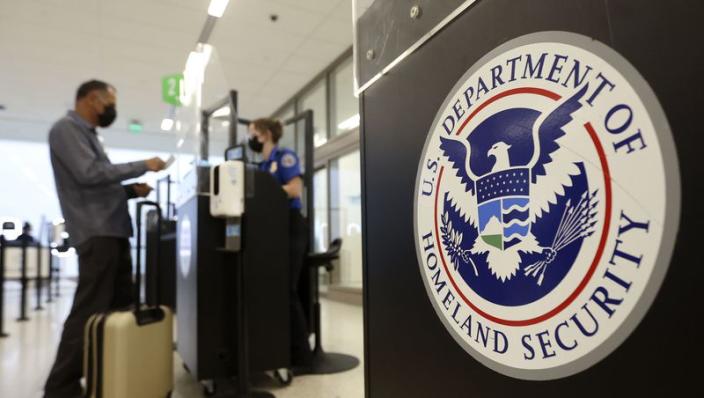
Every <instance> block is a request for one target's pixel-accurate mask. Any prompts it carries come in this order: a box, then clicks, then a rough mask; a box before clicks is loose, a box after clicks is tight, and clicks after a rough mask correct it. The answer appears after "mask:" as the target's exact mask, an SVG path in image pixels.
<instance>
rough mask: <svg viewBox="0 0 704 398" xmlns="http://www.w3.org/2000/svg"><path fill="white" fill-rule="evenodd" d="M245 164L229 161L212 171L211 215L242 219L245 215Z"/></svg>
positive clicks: (238, 161) (239, 161)
mask: <svg viewBox="0 0 704 398" xmlns="http://www.w3.org/2000/svg"><path fill="white" fill-rule="evenodd" d="M244 168H245V166H244V162H242V161H241V160H228V161H225V162H223V163H221V164H219V165H217V166H213V167H212V168H211V169H210V214H211V215H212V216H213V217H219V218H231V217H242V214H244Z"/></svg>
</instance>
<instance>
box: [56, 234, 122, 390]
mask: <svg viewBox="0 0 704 398" xmlns="http://www.w3.org/2000/svg"><path fill="white" fill-rule="evenodd" d="M78 267H79V276H78V288H77V289H76V295H75V297H74V299H73V307H72V308H71V313H70V314H69V316H68V318H67V319H66V322H65V323H64V330H63V334H62V335H61V343H60V344H59V350H58V353H57V354H56V362H55V363H54V367H53V368H52V369H51V373H50V374H49V379H48V380H47V382H46V386H45V387H44V393H45V398H77V397H80V396H81V385H80V379H81V376H82V366H83V332H84V327H85V324H86V321H87V320H88V318H89V317H90V316H91V315H93V314H96V313H99V312H106V311H110V310H113V309H117V308H121V307H126V306H128V305H130V304H131V303H132V302H133V296H134V292H133V290H132V289H133V288H132V286H133V285H132V257H131V256H130V244H129V241H128V240H127V239H126V238H111V237H94V238H90V239H88V240H87V241H86V242H84V243H82V244H81V245H80V247H79V248H78Z"/></svg>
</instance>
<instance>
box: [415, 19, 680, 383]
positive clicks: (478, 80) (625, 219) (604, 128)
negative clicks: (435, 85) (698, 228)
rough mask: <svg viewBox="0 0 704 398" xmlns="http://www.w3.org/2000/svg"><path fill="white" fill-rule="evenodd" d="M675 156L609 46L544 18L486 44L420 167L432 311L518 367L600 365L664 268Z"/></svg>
mask: <svg viewBox="0 0 704 398" xmlns="http://www.w3.org/2000/svg"><path fill="white" fill-rule="evenodd" d="M677 167H678V166H677V159H676V154H675V149H674V143H673V140H672V136H671V133H670V131H669V127H668V125H667V121H666V119H665V115H664V112H663V110H662V109H661V107H660V105H659V103H658V102H657V99H656V98H655V95H654V93H653V92H652V90H651V89H650V88H649V86H648V85H647V84H646V82H645V80H644V79H643V78H642V77H641V76H640V75H639V74H638V72H637V71H636V70H635V69H634V68H633V67H632V66H631V65H630V64H629V63H628V62H627V61H626V60H625V59H624V58H623V57H622V56H620V55H619V54H618V53H616V52H615V51H614V50H612V49H611V48H609V47H607V46H605V45H604V44H601V43H599V42H597V41H594V40H592V39H590V38H587V37H584V36H581V35H577V34H573V33H567V32H542V33H536V34H531V35H527V36H523V37H520V38H517V39H514V40H511V41H509V42H507V43H505V44H503V45H502V46H500V47H499V48H497V49H495V50H494V51H492V52H491V53H489V54H487V55H486V56H485V57H484V58H482V59H481V60H480V61H478V62H477V63H476V64H475V65H474V66H472V67H471V68H470V69H469V70H468V71H467V73H465V75H464V76H462V78H461V79H460V80H459V81H458V83H457V84H456V85H455V87H454V88H453V90H452V91H451V92H450V94H449V95H448V96H447V98H446V100H445V102H444V104H443V105H442V107H441V108H440V110H439V111H438V113H437V116H436V119H435V121H434V123H433V125H432V127H431V130H430V132H429V133H428V137H427V140H426V143H425V147H424V150H423V153H422V157H421V159H420V166H419V170H418V176H417V181H416V196H415V214H414V221H415V241H416V248H417V254H418V261H419V265H420V272H421V276H422V279H423V281H424V283H425V287H426V290H427V294H428V296H429V298H430V300H431V302H432V304H433V306H434V308H435V310H436V312H437V314H438V316H439V318H440V320H441V321H442V323H443V324H444V325H445V327H446V328H447V330H448V331H449V333H450V334H451V335H452V336H453V337H454V339H455V340H456V341H457V342H458V344H459V345H460V346H462V347H463V348H464V349H465V350H466V351H467V352H468V353H469V354H470V355H472V356H473V357H474V358H475V359H477V360H479V361H480V362H482V363H483V364H485V365H486V366H488V367H490V368H492V369H494V370H496V371H498V372H501V373H503V374H506V375H509V376H512V377H516V378H522V379H533V380H545V379H555V378H560V377H565V376H568V375H571V374H574V373H577V372H580V371H582V370H584V369H586V368H588V367H589V366H592V365H593V364H595V363H597V362H598V361H600V360H601V359H603V358H604V357H605V356H607V355H608V354H609V353H610V352H611V351H613V350H614V349H615V348H616V347H617V346H618V345H619V344H620V343H621V342H623V341H624V340H625V339H626V338H627V336H628V335H629V334H630V332H631V331H633V329H634V328H635V327H636V326H637V324H638V322H639V321H640V320H641V319H642V317H643V316H644V315H645V312H646V311H647V309H648V307H649V306H650V304H651V303H652V301H653V299H654V298H655V295H656V293H657V290H658V289H659V287H660V284H661V282H662V280H663V278H664V275H665V272H666V270H667V267H668V265H669V260H670V256H671V253H672V249H673V245H674V239H675V235H676V231H677V227H678V221H679V205H680V204H679V202H680V185H679V174H678V169H677Z"/></svg>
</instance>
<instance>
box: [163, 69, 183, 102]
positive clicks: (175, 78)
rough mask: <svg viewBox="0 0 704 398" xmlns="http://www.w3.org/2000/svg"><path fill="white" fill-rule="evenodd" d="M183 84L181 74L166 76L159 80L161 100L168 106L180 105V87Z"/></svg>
mask: <svg viewBox="0 0 704 398" xmlns="http://www.w3.org/2000/svg"><path fill="white" fill-rule="evenodd" d="M182 83H183V74H180V73H179V74H176V75H168V76H164V77H162V78H161V98H162V100H163V101H164V102H165V103H167V104H169V105H175V106H180V105H181V100H180V97H181V87H182Z"/></svg>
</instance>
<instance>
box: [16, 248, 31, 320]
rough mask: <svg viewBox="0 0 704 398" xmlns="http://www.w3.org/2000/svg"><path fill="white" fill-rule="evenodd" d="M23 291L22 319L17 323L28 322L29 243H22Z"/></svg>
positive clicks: (21, 294) (21, 296) (21, 302)
mask: <svg viewBox="0 0 704 398" xmlns="http://www.w3.org/2000/svg"><path fill="white" fill-rule="evenodd" d="M20 283H21V284H22V291H21V292H20V317H19V318H17V322H25V321H28V320H29V318H28V317H27V241H22V277H21V279H20Z"/></svg>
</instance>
